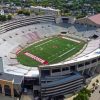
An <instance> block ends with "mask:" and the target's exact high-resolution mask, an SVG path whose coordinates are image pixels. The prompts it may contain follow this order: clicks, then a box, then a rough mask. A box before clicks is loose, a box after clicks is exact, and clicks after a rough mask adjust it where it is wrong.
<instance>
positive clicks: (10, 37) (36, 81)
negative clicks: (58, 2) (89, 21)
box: [0, 15, 100, 99]
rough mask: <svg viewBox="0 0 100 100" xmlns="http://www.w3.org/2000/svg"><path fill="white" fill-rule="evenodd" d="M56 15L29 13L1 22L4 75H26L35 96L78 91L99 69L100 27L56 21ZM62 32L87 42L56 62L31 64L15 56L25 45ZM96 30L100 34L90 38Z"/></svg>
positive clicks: (0, 35) (50, 96)
mask: <svg viewBox="0 0 100 100" xmlns="http://www.w3.org/2000/svg"><path fill="white" fill-rule="evenodd" d="M56 18H57V17H55V16H51V15H45V16H37V17H34V16H30V17H25V18H22V19H17V20H13V21H10V22H7V23H4V24H2V25H0V52H1V53H0V57H1V58H2V59H3V67H4V73H5V74H4V75H7V74H9V75H11V76H13V78H14V76H18V77H20V76H23V77H24V79H23V82H24V87H25V88H31V89H32V90H33V94H34V96H40V97H41V98H42V99H45V98H47V99H48V98H54V97H55V96H59V95H66V94H67V95H69V94H72V93H74V92H76V91H79V90H80V89H81V88H82V87H83V86H84V84H86V82H87V80H88V79H90V77H92V76H93V75H95V73H99V72H100V68H99V64H100V48H99V47H100V38H99V37H100V28H98V27H93V26H92V27H91V26H88V27H86V26H85V25H80V24H76V23H72V24H70V23H64V22H63V23H59V24H57V22H56ZM87 28H88V29H87ZM61 32H65V33H66V34H65V36H70V37H74V38H75V39H80V40H83V41H86V42H87V45H86V46H85V47H84V48H83V50H82V51H81V53H79V54H77V55H76V56H73V57H72V58H70V59H67V60H65V61H63V62H59V63H57V64H51V65H45V66H44V65H43V66H38V67H34V68H30V67H28V66H27V67H26V66H24V65H21V64H20V63H19V62H18V61H17V60H16V54H17V53H18V52H19V51H20V50H22V49H23V48H24V47H26V46H28V45H30V44H31V43H33V42H37V41H39V40H41V39H45V38H47V37H51V36H54V35H59V34H61ZM94 34H96V35H97V36H98V38H96V39H91V38H90V37H92V36H93V35H94ZM30 35H31V37H34V38H31V37H30ZM11 78H12V77H11ZM1 80H2V82H3V80H8V81H9V78H7V77H6V79H5V78H4V77H1ZM11 82H13V79H11ZM12 93H13V92H12Z"/></svg>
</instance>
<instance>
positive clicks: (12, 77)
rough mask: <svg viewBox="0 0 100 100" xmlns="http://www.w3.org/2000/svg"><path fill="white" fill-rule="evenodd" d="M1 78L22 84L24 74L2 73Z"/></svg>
mask: <svg viewBox="0 0 100 100" xmlns="http://www.w3.org/2000/svg"><path fill="white" fill-rule="evenodd" d="M0 80H5V81H10V82H14V84H21V83H22V80H23V76H17V75H12V74H7V73H2V74H0Z"/></svg>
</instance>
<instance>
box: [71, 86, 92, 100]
mask: <svg viewBox="0 0 100 100" xmlns="http://www.w3.org/2000/svg"><path fill="white" fill-rule="evenodd" d="M90 96H91V91H90V90H88V89H86V88H83V89H82V90H80V92H79V93H78V95H77V96H76V97H75V98H74V99H73V100H89V97H90Z"/></svg>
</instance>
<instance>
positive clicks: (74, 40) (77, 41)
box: [62, 37, 81, 43]
mask: <svg viewBox="0 0 100 100" xmlns="http://www.w3.org/2000/svg"><path fill="white" fill-rule="evenodd" d="M62 38H63V39H67V40H71V41H73V42H76V43H80V42H81V41H79V40H76V39H72V38H69V37H62Z"/></svg>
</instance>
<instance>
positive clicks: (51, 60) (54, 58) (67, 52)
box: [49, 47, 76, 63]
mask: <svg viewBox="0 0 100 100" xmlns="http://www.w3.org/2000/svg"><path fill="white" fill-rule="evenodd" d="M74 49H76V48H75V47H74V48H72V49H70V50H69V51H67V52H65V53H64V54H61V55H60V56H58V57H56V58H54V59H52V60H51V61H49V63H50V62H52V61H54V60H55V59H57V58H59V57H62V56H63V55H65V54H67V53H69V52H71V51H72V50H74Z"/></svg>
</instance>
